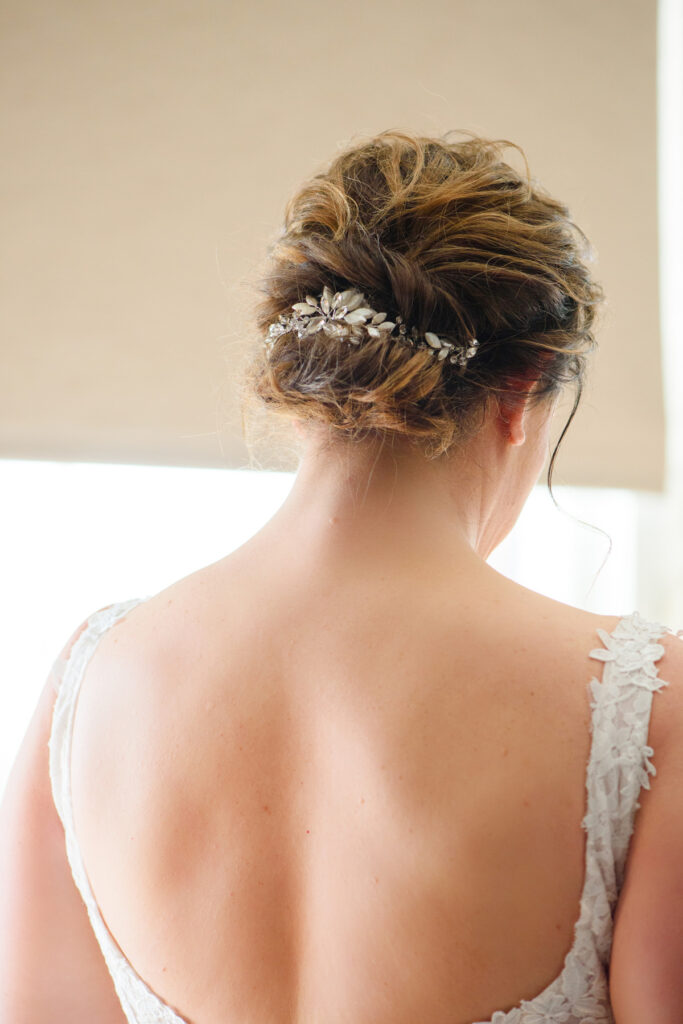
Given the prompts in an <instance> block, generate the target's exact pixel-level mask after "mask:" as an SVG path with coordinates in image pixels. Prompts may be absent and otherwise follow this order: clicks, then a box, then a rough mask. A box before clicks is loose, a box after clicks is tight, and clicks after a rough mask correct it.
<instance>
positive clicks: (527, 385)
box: [498, 377, 536, 446]
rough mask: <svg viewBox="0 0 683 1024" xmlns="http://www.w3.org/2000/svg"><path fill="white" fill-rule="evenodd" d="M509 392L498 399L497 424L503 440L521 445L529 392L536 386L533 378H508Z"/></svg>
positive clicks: (528, 403) (524, 431)
mask: <svg viewBox="0 0 683 1024" xmlns="http://www.w3.org/2000/svg"><path fill="white" fill-rule="evenodd" d="M508 384H510V385H512V388H513V389H514V390H512V391H511V392H508V394H506V395H503V396H502V397H501V398H500V399H499V400H498V410H499V412H498V416H499V426H500V428H501V430H502V433H503V436H504V437H505V440H506V441H507V442H508V443H509V444H511V445H515V446H517V445H521V444H524V442H525V441H526V420H527V413H528V411H529V405H530V393H531V392H532V391H533V390H534V388H535V386H536V382H535V380H529V378H527V377H524V378H521V377H520V378H515V379H510V380H509V381H508Z"/></svg>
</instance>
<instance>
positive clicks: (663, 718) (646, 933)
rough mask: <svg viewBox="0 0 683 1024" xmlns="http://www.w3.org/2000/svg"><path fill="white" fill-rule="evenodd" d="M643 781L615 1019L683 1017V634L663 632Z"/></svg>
mask: <svg viewBox="0 0 683 1024" xmlns="http://www.w3.org/2000/svg"><path fill="white" fill-rule="evenodd" d="M658 642H659V643H661V645H662V646H663V647H664V649H665V653H664V654H663V655H662V656H661V658H660V659H659V660H658V662H657V668H658V676H659V678H660V679H661V680H662V682H664V683H666V685H665V686H663V688H662V689H661V690H660V691H659V692H656V693H655V694H654V697H653V703H652V712H651V719H650V732H649V739H648V742H649V744H650V745H651V747H652V748H653V751H654V753H653V754H652V755H651V759H652V762H653V764H654V765H655V769H656V774H655V775H654V776H652V777H651V779H650V788H649V789H642V790H641V794H640V809H639V810H638V811H637V812H636V817H635V823H634V830H633V834H632V837H631V842H630V846H629V851H628V859H627V862H626V873H625V878H624V885H623V888H622V891H621V894H620V898H619V903H618V905H617V911H616V915H615V923H614V935H613V945H612V959H611V966H610V993H611V998H612V1003H613V1008H614V1013H615V1020H616V1022H617V1024H637V1022H640V1021H643V1020H648V1021H652V1024H674V1022H676V1021H679V1020H683V974H682V973H681V969H680V967H681V963H683V641H682V640H681V639H680V638H679V637H678V636H676V635H675V634H666V635H664V636H663V637H661V638H660V640H659V641H658Z"/></svg>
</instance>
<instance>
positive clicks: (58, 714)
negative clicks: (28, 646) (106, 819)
mask: <svg viewBox="0 0 683 1024" xmlns="http://www.w3.org/2000/svg"><path fill="white" fill-rule="evenodd" d="M143 600H146V599H145V598H133V599H132V600H129V601H119V602H117V603H116V604H113V605H110V606H109V607H108V608H103V609H101V610H100V611H97V612H94V613H93V614H92V615H91V616H90V617H89V618H88V620H87V623H86V627H85V629H84V630H83V632H82V633H81V634H80V635H79V637H78V638H77V640H76V642H75V643H74V645H73V647H72V649H71V653H70V655H69V657H68V658H67V659H66V660H65V661H63V662H61V663H60V660H59V659H58V663H59V667H60V670H61V671H60V674H61V681H60V684H59V690H58V693H57V698H56V701H55V707H54V712H53V718H52V729H51V733H50V740H49V748H50V750H49V752H50V779H51V783H52V793H53V798H54V802H55V806H56V808H57V811H58V813H59V816H60V818H61V820H62V823H63V825H64V832H65V837H66V853H67V859H68V861H69V866H70V867H71V873H72V875H73V879H74V882H75V884H76V887H77V888H78V890H79V892H80V894H81V897H82V899H83V902H84V903H85V906H86V909H87V911H88V917H89V918H90V923H91V925H92V929H93V932H94V933H95V937H96V938H97V941H98V943H99V946H100V949H101V950H102V954H103V956H104V960H105V963H106V965H107V967H108V969H109V973H110V974H111V976H112V980H113V982H114V987H115V989H116V993H117V995H118V997H119V1001H120V1003H121V1007H122V1009H123V1011H124V1013H125V1015H126V1018H127V1020H128V1022H129V1024H184V1022H183V1021H182V1018H180V1017H178V1016H177V1015H176V1014H175V1013H174V1012H173V1010H172V1009H171V1008H170V1007H168V1006H166V1005H165V1004H164V1003H163V1002H162V1001H161V1000H160V999H159V998H158V997H157V996H156V995H155V994H154V993H153V992H152V991H151V990H150V989H149V988H148V986H147V985H146V984H145V983H144V982H143V980H142V979H141V978H140V977H139V976H138V975H137V974H136V972H135V971H134V970H133V968H132V967H131V965H130V964H129V962H128V961H127V960H126V958H125V957H124V955H123V953H122V952H121V950H120V949H119V947H118V945H117V944H116V942H115V941H114V938H113V936H112V935H111V933H110V932H109V929H108V928H107V926H106V924H105V923H104V920H103V918H102V915H101V914H100V910H99V907H98V906H97V902H96V900H95V897H94V895H93V892H92V889H91V888H90V882H89V880H88V875H87V872H86V869H85V865H84V863H83V860H82V857H81V851H80V849H79V846H78V842H77V839H76V831H75V826H74V819H73V806H72V802H71V740H72V736H73V726H74V717H75V712H76V704H77V701H78V694H79V691H80V687H81V682H82V681H83V676H84V674H85V669H86V667H87V664H88V662H89V661H90V658H91V657H92V655H93V652H94V650H95V648H96V647H97V644H98V642H99V640H100V638H101V636H102V635H103V633H105V632H106V631H107V630H108V629H109V628H110V627H111V626H113V625H114V624H115V623H116V622H118V621H119V619H121V618H123V617H124V616H125V615H126V614H127V613H128V612H129V611H130V610H131V608H134V607H135V605H137V604H140V603H141V601H143Z"/></svg>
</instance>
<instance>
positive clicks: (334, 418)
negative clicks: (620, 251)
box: [242, 130, 603, 483]
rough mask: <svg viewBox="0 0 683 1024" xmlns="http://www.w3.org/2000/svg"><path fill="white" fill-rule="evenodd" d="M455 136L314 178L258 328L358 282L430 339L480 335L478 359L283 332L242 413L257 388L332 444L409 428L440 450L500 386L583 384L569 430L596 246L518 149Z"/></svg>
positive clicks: (376, 304)
mask: <svg viewBox="0 0 683 1024" xmlns="http://www.w3.org/2000/svg"><path fill="white" fill-rule="evenodd" d="M451 134H452V133H451V132H447V133H446V134H445V135H444V136H442V137H440V138H424V137H421V136H417V135H413V134H409V133H406V132H402V131H393V130H392V131H385V132H381V133H380V134H379V135H376V136H375V137H373V138H370V139H369V140H367V141H364V142H361V143H358V144H355V145H352V146H349V147H348V148H346V149H345V150H344V151H343V152H341V153H340V154H339V155H338V156H337V157H336V158H335V159H334V160H333V161H332V163H331V165H330V166H329V168H328V169H327V170H325V171H323V172H321V173H319V174H316V175H315V176H314V177H313V178H311V179H310V180H309V181H307V182H305V183H304V184H303V185H302V186H301V188H300V189H299V190H298V192H297V193H296V194H295V195H294V196H293V197H292V198H291V199H290V201H289V203H288V204H287V207H286V210H285V219H284V228H283V231H282V233H281V235H280V236H279V237H278V238H277V239H276V240H275V242H274V243H273V244H272V245H271V247H270V249H269V252H268V267H267V270H266V272H265V273H264V274H263V276H262V278H261V279H260V281H259V284H258V288H259V291H260V292H261V293H262V297H261V301H260V302H259V304H258V307H257V310H256V328H257V331H258V333H259V335H260V337H261V338H263V337H265V335H266V333H267V330H268V327H269V325H270V324H271V323H273V322H274V321H276V320H277V319H278V316H279V315H280V314H284V313H289V312H290V311H291V306H292V305H293V303H295V302H300V301H303V300H304V298H305V296H306V295H319V294H320V293H321V292H322V290H323V287H324V286H325V285H329V286H330V288H331V289H332V290H333V291H334V292H336V291H342V290H344V289H347V288H357V289H359V290H360V291H362V292H363V293H364V294H365V296H366V298H367V300H368V302H369V305H370V306H371V307H373V308H374V309H377V310H382V311H384V312H386V313H387V314H388V317H389V319H390V320H392V321H393V320H395V319H396V316H397V315H399V314H400V316H401V317H402V318H403V320H404V321H405V322H406V323H407V324H408V325H409V326H415V327H416V328H417V330H418V331H419V332H420V333H421V334H423V333H424V332H425V331H433V332H435V333H436V334H437V335H439V337H442V338H446V339H449V340H452V341H454V342H456V343H457V344H458V345H462V344H464V343H465V342H466V341H467V340H468V339H469V338H473V337H476V338H477V339H478V341H479V350H478V352H477V354H476V356H475V357H474V358H472V359H471V360H470V361H469V362H468V364H467V366H466V368H465V369H464V370H463V371H461V370H460V369H459V368H458V367H457V366H455V365H454V364H452V363H449V362H448V360H445V361H441V360H438V359H437V358H435V356H434V355H433V354H432V353H431V352H430V351H429V350H425V349H421V348H415V349H412V348H410V347H408V346H406V345H403V344H397V343H396V340H394V339H388V340H387V339H386V338H384V337H380V338H376V339H371V338H370V339H368V340H367V341H365V342H363V344H361V345H358V346H357V345H351V344H348V343H347V342H344V341H341V342H340V341H337V340H334V339H331V338H330V337H328V335H327V334H325V332H323V331H320V332H318V333H317V334H315V335H312V336H310V337H307V338H305V339H303V340H301V339H299V338H298V336H297V335H296V333H293V332H288V333H284V334H282V335H280V337H278V338H277V339H276V340H275V342H274V344H273V346H272V349H271V351H270V352H267V350H265V348H264V346H263V345H262V344H259V345H258V346H257V349H256V351H255V352H254V353H253V355H251V357H250V362H249V363H248V364H247V367H246V371H245V374H244V377H243V384H242V402H243V410H244V408H245V403H246V405H247V406H248V405H249V403H250V402H251V400H253V399H256V400H257V401H259V402H261V403H264V405H265V406H266V407H268V408H270V409H272V410H273V411H275V412H276V413H280V414H283V415H285V416H286V417H288V418H297V419H300V420H302V421H304V422H311V421H312V422H316V423H323V424H327V426H328V428H329V436H330V440H332V441H333V440H334V437H340V436H344V437H345V438H347V439H349V440H361V439H362V438H364V437H373V438H375V437H379V438H381V439H382V440H384V439H386V438H389V437H393V436H396V435H400V436H403V437H405V438H408V439H409V440H410V442H411V443H414V444H416V445H419V446H420V447H421V449H422V451H423V453H424V455H425V457H426V458H436V457H438V456H440V455H443V454H445V453H447V452H448V450H449V449H450V448H451V447H452V446H453V445H454V444H456V443H457V442H459V441H461V440H464V439H466V438H467V437H468V436H470V435H471V433H472V432H473V431H474V430H476V428H477V425H478V423H479V422H480V416H481V414H482V412H483V410H484V408H485V406H486V403H487V400H488V399H489V398H490V397H491V396H497V397H498V398H499V399H502V400H505V401H512V402H514V401H515V400H519V399H521V398H523V397H527V396H531V400H532V401H534V402H535V401H540V400H541V399H543V398H544V397H545V396H550V395H552V394H555V393H556V392H557V391H558V390H560V389H561V388H563V387H564V385H566V384H569V383H573V384H574V385H575V386H576V396H575V401H574V407H573V409H572V413H571V415H570V417H569V420H568V421H567V424H566V425H565V428H564V430H563V431H562V435H561V437H560V441H561V440H562V438H563V437H564V434H565V433H566V430H567V427H568V426H569V423H570V422H571V420H572V418H573V416H574V413H575V412H576V409H577V407H578V403H579V399H580V396H581V388H582V382H583V378H584V373H585V364H586V356H587V354H588V352H589V351H590V350H591V348H592V347H593V345H594V338H593V335H592V333H591V326H592V324H593V320H594V315H595V310H596V307H597V306H598V304H599V303H600V302H601V301H602V298H603V293H602V289H601V287H600V286H599V285H598V284H597V283H596V282H595V281H594V280H593V279H592V278H591V274H590V272H589V269H588V267H587V261H588V260H589V259H590V258H591V250H590V245H589V243H588V240H587V238H586V236H585V235H584V234H583V232H582V231H581V230H580V228H578V227H577V226H576V225H575V224H574V222H573V221H572V220H571V217H570V213H569V210H568V209H567V207H566V206H565V205H563V204H562V203H560V202H558V200H556V199H554V198H552V197H551V196H550V195H549V194H548V193H547V192H546V191H545V190H544V189H543V188H542V187H541V186H540V185H539V184H538V183H537V182H535V181H534V180H532V179H531V178H530V175H529V168H528V164H527V162H526V157H525V156H524V153H523V151H522V149H521V148H520V147H519V146H517V145H516V144H515V143H513V142H509V141H508V140H506V139H498V140H490V139H485V138H481V137H479V136H476V135H474V134H473V133H471V132H467V133H465V134H466V135H468V136H469V137H468V138H466V139H465V140H464V141H451V140H450V138H449V136H450V135H451ZM508 146H512V147H514V148H515V149H517V150H519V152H520V153H521V154H522V157H523V158H524V163H525V167H526V176H523V175H522V174H520V173H519V172H517V171H516V170H514V169H513V168H512V167H511V166H509V165H508V164H507V163H505V162H504V161H503V160H502V153H503V151H504V149H505V147H508ZM560 441H558V445H557V447H559V443H560ZM557 447H556V448H555V451H554V452H553V457H552V460H551V464H550V472H549V477H548V479H549V483H550V478H551V473H552V466H553V463H554V461H555V456H556V454H557Z"/></svg>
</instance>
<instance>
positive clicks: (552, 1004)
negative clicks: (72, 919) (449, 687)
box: [50, 598, 671, 1024]
mask: <svg viewBox="0 0 683 1024" xmlns="http://www.w3.org/2000/svg"><path fill="white" fill-rule="evenodd" d="M143 600H147V599H146V598H134V599H133V600H130V601H124V602H120V603H118V604H114V605H112V606H111V607H110V608H105V609H103V610H101V611H98V612H95V613H94V614H93V615H91V616H90V618H89V619H88V623H87V626H86V628H85V629H84V631H83V632H82V634H81V635H80V636H79V638H78V640H77V641H76V643H75V644H74V646H73V649H72V651H71V654H70V657H69V659H68V660H67V662H66V663H65V664H64V666H63V674H62V680H61V685H60V689H59V693H58V696H57V700H56V703H55V709H54V718H53V724H52V733H51V736H50V776H51V780H52V790H53V794H54V801H55V805H56V807H57V810H58V812H59V815H60V817H61V819H62V822H63V824H64V829H65V833H66V851H67V856H68V859H69V864H70V865H71V871H72V873H73V877H74V880H75V883H76V885H77V887H78V889H79V891H80V893H81V895H82V897H83V900H84V902H85V905H86V907H87V910H88V914H89V916H90V921H91V923H92V927H93V930H94V932H95V935H96V937H97V941H98V942H99V944H100V947H101V949H102V953H103V955H104V959H105V961H106V963H107V967H108V968H109V971H110V973H111V976H112V978H113V979H114V985H115V987H116V992H117V994H118V997H119V999H120V1001H121V1006H122V1007H123V1010H124V1013H125V1015H126V1017H127V1019H128V1021H129V1024H186V1022H185V1021H184V1020H183V1018H181V1017H180V1016H179V1015H178V1014H176V1013H175V1012H174V1011H173V1010H172V1009H171V1008H170V1007H169V1006H167V1005H166V1004H165V1003H163V1002H162V1001H161V1000H160V999H159V998H158V997H157V996H155V995H154V993H153V992H152V991H151V990H150V989H149V988H148V987H147V985H146V984H145V983H144V981H142V979H141V978H140V977H139V976H138V975H137V974H136V972H135V971H134V970H133V968H132V967H131V965H130V964H129V963H128V961H127V960H126V959H125V957H124V956H123V954H122V953H121V951H120V949H119V948H118V946H117V944H116V943H115V942H114V940H113V938H112V936H111V935H110V933H109V931H108V930H107V927H106V925H105V924H104V921H103V919H102V917H101V915H100V912H99V909H98V907H97V904H96V902H95V899H94V896H93V894H92V891H91V889H90V884H89V882H88V877H87V874H86V871H85V867H84V865H83V861H82V859H81V854H80V851H79V849H78V844H77V842H76V837H75V833H74V823H73V813H72V806H71V785H70V752H71V736H72V730H73V721H74V711H75V707H76V700H77V697H78V691H79V687H80V684H81V680H82V678H83V674H84V671H85V667H86V665H87V663H88V660H89V658H90V656H91V655H92V652H93V650H94V649H95V646H96V645H97V642H98V640H99V638H100V636H101V635H102V634H103V633H104V632H105V630H107V629H109V628H110V627H111V626H112V625H113V624H114V623H115V622H117V621H118V620H119V619H121V618H122V617H123V616H124V615H126V614H127V613H128V612H129V611H130V609H131V608H134V607H135V605H137V604H139V603H140V602H141V601H143ZM668 632H671V630H669V629H668V627H666V626H661V625H659V624H658V623H654V622H648V621H646V620H644V619H642V618H641V617H640V616H639V615H638V613H637V612H633V613H631V614H630V615H626V616H624V617H622V618H621V619H620V621H619V623H618V625H617V626H616V628H615V629H614V630H613V632H612V633H607V632H605V631H604V630H602V629H599V630H598V636H599V638H600V640H601V641H602V643H603V645H604V646H603V647H601V648H597V649H595V650H593V651H591V652H590V656H591V657H592V658H596V659H599V660H600V661H603V662H605V665H604V669H603V677H602V682H601V683H600V682H599V681H598V680H597V679H595V678H593V679H592V680H591V682H590V683H589V684H588V694H589V698H590V704H591V708H592V720H591V734H592V740H591V751H590V756H589V759H588V765H587V772H586V791H587V802H586V807H587V811H586V814H585V816H584V819H583V821H582V823H581V824H582V827H583V828H584V829H585V831H586V833H587V836H586V870H585V882H584V888H583V893H582V895H581V903H580V915H579V919H578V921H577V922H576V924H575V926H574V944H573V946H572V948H571V950H570V951H569V953H568V954H567V956H566V958H565V962H564V968H563V970H562V972H561V973H560V974H559V975H558V976H557V978H555V980H554V981H552V982H551V983H550V985H548V986H547V987H546V988H545V989H544V990H543V991H542V992H541V993H539V995H537V996H536V997H535V998H534V999H531V1000H522V1002H521V1003H520V1004H519V1005H518V1006H516V1007H514V1008H513V1009H511V1010H508V1011H503V1010H498V1011H496V1012H495V1013H494V1014H493V1016H492V1017H491V1018H490V1019H489V1020H488V1021H476V1022H473V1024H614V1018H613V1015H612V1011H611V1009H610V1004H609V993H608V982H607V978H608V967H609V958H610V951H611V946H612V921H613V917H614V911H615V908H616V902H617V898H618V895H619V892H620V891H621V886H622V883H623V878H624V868H625V864H626V856H627V852H628V845H629V840H630V837H631V834H632V831H633V823H634V817H635V812H636V810H637V809H638V807H639V806H640V804H639V802H638V798H639V795H640V790H641V787H642V786H644V787H645V788H646V789H649V788H650V783H649V775H655V774H656V772H655V767H654V765H653V764H652V763H651V761H650V760H649V758H650V757H651V756H652V754H653V750H652V748H651V747H650V746H648V744H647V740H648V730H649V722H650V711H651V707H652V699H653V693H655V692H659V691H660V690H661V688H662V687H663V686H666V685H668V684H667V683H666V682H665V681H664V680H662V679H659V678H658V676H657V667H656V665H655V662H656V661H657V660H658V659H659V658H661V656H662V655H663V654H664V647H663V646H662V645H661V644H659V643H657V640H658V638H659V637H661V636H662V635H663V634H664V633H668Z"/></svg>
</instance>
